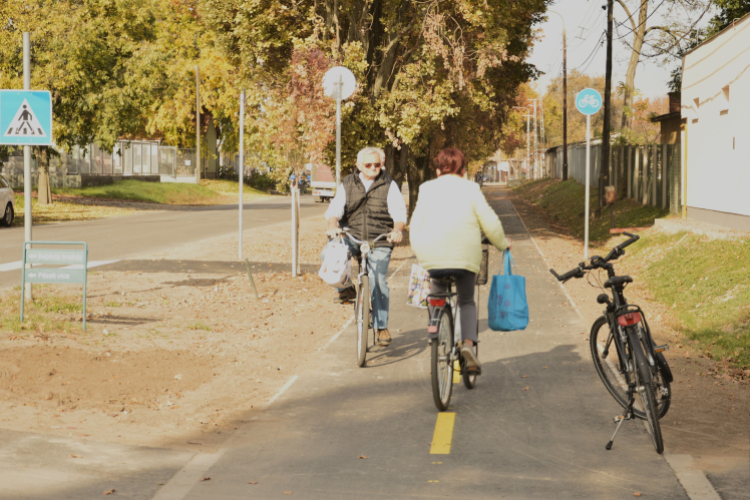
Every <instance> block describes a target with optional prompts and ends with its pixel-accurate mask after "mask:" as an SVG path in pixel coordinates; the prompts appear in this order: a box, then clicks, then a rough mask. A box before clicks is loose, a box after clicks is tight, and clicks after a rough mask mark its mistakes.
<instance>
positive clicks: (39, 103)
mask: <svg viewBox="0 0 750 500" xmlns="http://www.w3.org/2000/svg"><path fill="white" fill-rule="evenodd" d="M0 145H6V146H8V145H12V146H17V145H33V146H50V145H52V96H51V95H50V93H49V91H46V90H0Z"/></svg>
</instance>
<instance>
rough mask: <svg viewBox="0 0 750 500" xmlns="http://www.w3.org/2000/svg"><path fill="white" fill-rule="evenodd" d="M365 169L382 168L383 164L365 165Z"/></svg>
mask: <svg viewBox="0 0 750 500" xmlns="http://www.w3.org/2000/svg"><path fill="white" fill-rule="evenodd" d="M364 166H365V168H380V167H382V166H383V165H382V164H381V163H365V164H364Z"/></svg>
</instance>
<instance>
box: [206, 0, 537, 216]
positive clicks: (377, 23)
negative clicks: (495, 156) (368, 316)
mask: <svg viewBox="0 0 750 500" xmlns="http://www.w3.org/2000/svg"><path fill="white" fill-rule="evenodd" d="M547 3H548V2H547V0H531V1H528V2H523V3H519V2H512V1H509V0H486V1H485V0H450V1H437V0H428V1H426V2H412V1H408V0H354V1H351V2H339V1H338V0H319V1H313V0H302V1H298V2H291V1H281V2H271V1H259V2H252V3H248V2H242V1H240V0H204V2H203V3H202V4H201V5H202V9H201V12H200V13H201V15H202V16H204V19H205V20H206V23H207V25H208V26H209V28H210V29H211V30H212V31H213V32H214V34H215V36H216V40H217V45H218V46H220V47H221V48H222V50H223V53H224V55H225V56H226V57H227V59H228V60H229V61H230V63H231V64H232V65H233V66H234V67H235V68H237V74H238V79H239V80H240V81H241V82H242V84H243V85H245V86H247V87H248V88H249V87H251V86H252V87H254V88H255V89H256V90H255V91H256V92H257V93H258V95H261V96H263V97H262V99H260V100H259V101H258V107H257V109H255V110H254V114H255V117H254V118H255V119H256V120H259V121H265V120H269V119H273V114H272V113H270V112H267V113H266V112H265V111H266V108H269V109H270V108H271V107H272V105H273V106H279V105H280V104H279V103H280V102H282V101H283V100H284V98H285V92H286V89H287V85H288V82H289V81H290V80H291V78H292V72H291V70H290V68H292V67H294V66H295V65H293V64H290V62H291V60H292V57H293V54H294V53H295V47H296V45H295V44H297V43H299V41H304V43H305V44H306V45H307V46H309V47H317V48H318V49H319V50H321V51H322V52H323V53H324V54H325V55H326V56H327V57H329V58H330V60H331V62H332V64H341V65H344V66H346V67H348V68H349V69H351V70H352V71H353V72H354V74H355V76H356V77H357V81H358V82H359V89H358V93H357V94H356V95H355V96H354V97H353V98H351V99H349V100H348V101H347V103H346V106H345V108H344V116H343V120H344V127H343V136H342V140H343V148H342V162H343V164H344V166H345V167H346V168H348V169H351V168H353V166H354V157H355V155H356V151H357V150H358V149H360V148H361V147H364V146H366V145H380V146H384V147H385V148H386V150H387V157H388V169H389V171H390V172H391V173H392V175H393V176H394V177H395V178H396V179H397V180H401V179H403V178H404V177H408V178H409V181H410V182H409V186H410V201H411V203H410V205H411V207H412V208H413V206H414V202H415V201H416V194H417V189H418V186H419V184H420V183H421V182H422V181H424V180H426V179H428V178H429V177H430V175H431V170H430V169H429V168H428V166H429V159H430V158H432V157H433V156H434V154H435V153H436V152H437V151H438V150H439V149H441V148H443V147H445V146H448V145H452V146H457V147H461V148H462V149H463V150H464V151H465V152H466V153H467V156H468V157H469V159H470V160H473V161H476V160H477V159H479V158H482V157H484V156H486V155H487V154H488V153H489V152H491V151H493V150H494V149H496V148H497V147H498V146H499V144H500V141H501V139H502V125H503V124H504V123H505V120H506V119H507V116H508V109H509V108H510V106H511V105H512V104H513V102H514V97H515V90H516V88H517V86H518V85H519V84H520V83H521V82H525V81H527V80H529V79H530V78H533V77H534V76H535V70H534V68H532V67H530V66H528V65H527V64H525V63H524V62H523V59H524V57H525V55H526V52H527V50H528V47H529V45H530V44H531V42H532V39H533V31H532V30H533V25H534V24H535V23H538V22H539V21H541V16H542V14H543V12H544V10H545V9H546V5H547ZM266 103H267V104H268V106H266ZM330 105H331V106H332V103H331V104H330ZM256 123H257V122H256ZM264 126H265V125H264ZM327 126H328V125H327V122H325V120H324V121H321V122H320V127H323V128H325V127H327ZM262 128H263V127H261V126H256V129H257V130H262ZM304 133H305V132H304V131H303V130H299V131H298V134H300V135H303V134H304ZM321 134H322V135H325V131H323V132H321ZM268 149H269V150H270V149H274V146H273V145H268ZM326 153H327V154H326V156H327V158H328V162H329V164H330V163H332V161H331V160H332V157H333V145H332V144H331V143H329V145H328V149H327V151H326Z"/></svg>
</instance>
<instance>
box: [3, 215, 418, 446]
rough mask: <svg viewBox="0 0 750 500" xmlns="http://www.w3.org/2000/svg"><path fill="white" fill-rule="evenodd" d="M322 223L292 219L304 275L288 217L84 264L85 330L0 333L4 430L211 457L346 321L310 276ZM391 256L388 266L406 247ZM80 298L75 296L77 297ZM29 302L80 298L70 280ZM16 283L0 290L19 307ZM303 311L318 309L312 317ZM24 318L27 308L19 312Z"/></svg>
mask: <svg viewBox="0 0 750 500" xmlns="http://www.w3.org/2000/svg"><path fill="white" fill-rule="evenodd" d="M325 226H326V224H325V221H324V219H323V218H322V217H318V218H313V219H304V220H303V221H302V225H301V235H300V240H301V249H302V250H301V262H302V263H303V265H302V267H303V271H305V272H303V274H302V275H301V276H299V277H296V278H292V276H291V265H290V262H291V248H290V234H291V227H290V224H289V223H285V224H277V225H273V226H268V227H265V228H261V229H257V230H252V231H246V232H245V234H244V241H245V242H246V244H245V245H244V249H243V251H244V256H245V257H247V258H248V259H249V260H250V262H251V266H252V268H251V269H252V273H253V277H254V281H255V284H256V286H257V291H258V294H259V297H260V298H259V299H255V295H254V292H253V289H252V286H251V283H250V279H249V277H248V274H247V271H246V269H245V266H244V265H240V264H239V263H238V261H237V239H236V236H233V237H229V236H224V237H220V238H213V239H209V240H204V241H201V242H199V243H195V244H190V245H186V246H183V247H180V248H176V249H174V250H172V251H168V252H162V253H160V254H158V255H155V256H154V255H151V256H150V257H151V259H152V260H134V261H123V262H121V263H116V264H112V265H110V266H109V267H103V268H99V269H92V270H91V271H90V272H89V281H88V297H89V299H88V306H87V307H88V313H89V314H88V315H87V317H88V330H87V331H86V332H83V331H82V329H81V327H80V319H81V315H80V312H78V313H71V312H65V311H63V312H60V313H54V312H50V313H48V314H61V315H65V316H67V319H69V320H71V321H73V322H76V324H77V326H76V327H75V328H74V329H73V330H72V331H71V332H68V333H65V332H64V331H62V330H61V331H38V330H33V331H27V330H22V331H21V332H20V333H19V332H7V331H5V332H0V350H2V352H3V356H2V358H0V402H1V403H0V427H3V428H6V429H12V430H18V431H30V432H38V433H45V434H52V435H61V436H78V437H90V438H91V439H95V440H100V441H111V442H117V443H129V444H138V445H148V446H164V447H170V448H177V449H193V450H196V449H200V450H202V451H210V450H211V449H213V448H215V447H216V446H218V445H220V444H221V443H222V442H223V441H224V439H225V438H226V437H228V432H227V431H229V430H232V429H234V428H236V427H237V425H238V423H239V419H248V418H252V414H253V412H254V411H256V410H257V409H259V408H260V407H262V405H263V404H265V403H266V402H267V401H268V400H269V399H270V398H271V397H272V396H273V394H275V393H276V392H277V391H278V390H279V389H280V388H281V387H282V386H283V384H284V383H286V381H287V380H288V379H289V378H290V377H291V376H292V374H294V373H298V372H299V369H300V368H302V367H303V366H305V365H306V364H307V363H312V362H315V359H316V354H317V353H318V352H319V351H320V350H321V349H322V348H323V347H324V346H325V345H326V343H327V342H328V340H329V339H330V338H331V337H332V336H333V335H334V334H335V333H336V332H338V331H339V330H340V329H341V327H342V326H343V325H344V324H345V323H346V322H347V321H348V320H349V319H350V318H351V316H352V310H353V308H352V306H351V305H340V304H338V305H337V304H334V303H333V301H332V298H333V297H334V293H335V292H334V290H333V289H332V288H330V287H328V286H327V285H325V284H324V283H323V282H322V281H321V280H320V279H319V278H318V276H317V268H318V266H319V263H320V260H319V255H320V249H321V248H322V246H323V245H324V244H325V236H324V235H323V231H324V230H325ZM410 253H411V252H410V249H409V247H408V246H407V245H400V246H399V247H397V248H396V249H395V250H394V253H393V257H392V260H391V269H392V270H393V269H395V268H396V267H397V266H398V265H399V264H401V263H402V262H403V261H404V260H405V259H407V258H408V257H409V255H410ZM76 293H78V294H79V295H76ZM36 294H37V297H41V296H44V295H47V294H53V295H60V296H62V298H63V299H65V300H69V301H71V302H76V301H80V292H77V291H76V290H75V289H74V288H72V287H55V286H46V287H43V288H42V287H39V288H38V289H37V292H36ZM19 301H20V291H19V290H13V291H6V292H5V293H0V312H2V313H3V314H17V310H18V304H19ZM311 312H314V314H313V313H311ZM27 314H28V313H27Z"/></svg>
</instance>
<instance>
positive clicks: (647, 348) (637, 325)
mask: <svg viewBox="0 0 750 500" xmlns="http://www.w3.org/2000/svg"><path fill="white" fill-rule="evenodd" d="M624 234H625V235H626V236H628V237H629V239H628V240H626V241H624V242H623V243H620V244H619V245H617V246H616V247H614V248H613V249H612V250H611V251H610V252H609V254H607V256H606V257H599V256H594V257H591V259H590V260H589V264H586V263H585V262H581V263H580V264H578V267H576V268H575V269H573V270H571V271H568V272H567V273H565V274H563V275H562V276H560V275H558V274H557V273H556V272H555V271H554V270H553V269H550V272H551V273H552V274H553V275H554V276H555V278H557V279H558V280H559V281H561V282H563V283H564V282H566V281H568V280H569V279H571V278H583V277H584V276H585V274H586V272H587V271H592V270H595V269H604V270H606V271H607V277H608V279H607V280H606V281H605V282H604V284H603V288H609V289H610V291H611V293H612V300H610V298H609V296H608V295H607V294H606V293H602V294H601V295H599V296H598V297H597V299H596V301H597V302H598V303H599V304H606V305H607V308H606V310H605V311H604V315H603V316H601V317H600V318H598V319H597V320H596V321H595V322H594V324H593V326H592V327H591V335H590V336H589V347H590V348H591V356H592V358H593V360H594V366H595V367H596V372H597V373H598V374H599V378H601V379H602V382H603V383H604V386H605V387H606V388H607V391H609V393H610V394H611V395H612V397H613V398H614V399H615V401H617V402H618V403H619V404H620V406H622V407H623V408H624V409H625V412H624V414H623V415H621V416H618V417H615V423H616V424H617V428H616V429H615V432H614V434H613V435H612V439H610V441H609V442H608V443H607V446H606V448H607V449H608V450H610V449H612V444H613V443H614V440H615V436H617V432H618V431H619V430H620V426H621V425H622V423H623V422H624V421H625V420H631V419H633V418H634V417H637V418H639V419H642V420H645V421H646V422H647V423H648V429H649V431H650V434H651V438H652V440H653V443H654V448H656V452H657V453H662V452H663V451H664V441H663V439H662V435H661V427H660V426H659V419H660V418H662V417H663V416H664V415H666V413H667V411H668V410H669V404H670V402H671V398H672V391H671V387H670V384H671V383H672V380H673V377H672V371H671V369H670V368H669V365H668V364H667V360H666V358H665V357H664V354H663V352H664V351H666V350H667V349H668V346H667V345H662V346H657V345H656V344H655V343H654V340H653V337H652V336H651V329H650V328H649V325H648V322H647V321H646V316H645V314H644V313H643V310H642V309H641V308H640V307H638V306H637V305H634V304H628V301H627V299H626V298H625V286H626V285H627V284H628V283H632V282H633V279H632V278H631V277H630V276H617V275H616V273H615V269H614V266H613V265H612V264H611V263H610V261H613V260H617V259H618V258H620V257H621V256H622V255H624V254H625V250H624V249H625V247H627V246H629V245H632V244H633V243H635V242H636V241H638V239H639V237H638V236H636V235H634V234H630V233H624ZM613 347H614V353H615V354H616V356H613V357H612V358H614V359H610V357H609V355H610V353H611V350H612V348H613ZM636 395H637V396H638V399H639V400H640V402H641V407H642V408H643V409H642V410H641V409H637V408H635V407H634V403H635V398H636Z"/></svg>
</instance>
